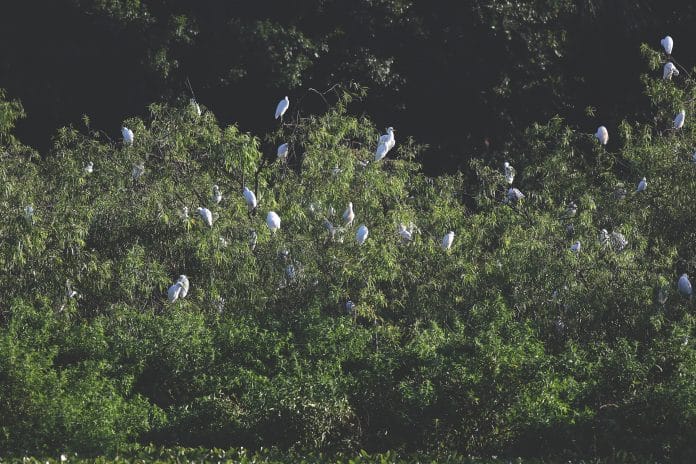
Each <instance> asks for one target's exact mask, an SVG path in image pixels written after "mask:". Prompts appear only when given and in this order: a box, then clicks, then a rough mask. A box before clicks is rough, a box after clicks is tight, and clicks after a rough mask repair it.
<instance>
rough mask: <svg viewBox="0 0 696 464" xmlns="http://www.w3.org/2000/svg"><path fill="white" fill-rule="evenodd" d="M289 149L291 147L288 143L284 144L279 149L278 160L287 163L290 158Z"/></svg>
mask: <svg viewBox="0 0 696 464" xmlns="http://www.w3.org/2000/svg"><path fill="white" fill-rule="evenodd" d="M288 147H289V145H288V144H287V143H284V144H282V145H281V146H279V147H278V159H279V160H281V161H285V160H286V159H287V158H288V151H289V150H288Z"/></svg>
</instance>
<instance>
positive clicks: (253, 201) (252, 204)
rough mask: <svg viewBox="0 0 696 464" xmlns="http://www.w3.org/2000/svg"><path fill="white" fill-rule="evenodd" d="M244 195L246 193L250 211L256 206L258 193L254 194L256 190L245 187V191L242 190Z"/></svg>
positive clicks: (245, 198)
mask: <svg viewBox="0 0 696 464" xmlns="http://www.w3.org/2000/svg"><path fill="white" fill-rule="evenodd" d="M242 195H244V201H246V204H247V207H248V208H249V211H252V210H253V209H255V208H256V195H254V192H252V191H251V190H249V189H248V188H247V187H244V191H242Z"/></svg>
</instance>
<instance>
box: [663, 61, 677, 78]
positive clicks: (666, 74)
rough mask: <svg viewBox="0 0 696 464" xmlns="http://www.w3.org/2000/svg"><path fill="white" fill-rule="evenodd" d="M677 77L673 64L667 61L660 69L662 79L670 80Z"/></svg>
mask: <svg viewBox="0 0 696 464" xmlns="http://www.w3.org/2000/svg"><path fill="white" fill-rule="evenodd" d="M678 75H679V70H678V69H677V67H676V66H674V63H672V62H671V61H668V62H667V63H665V66H664V67H663V68H662V78H663V79H667V80H669V79H672V77H673V76H678Z"/></svg>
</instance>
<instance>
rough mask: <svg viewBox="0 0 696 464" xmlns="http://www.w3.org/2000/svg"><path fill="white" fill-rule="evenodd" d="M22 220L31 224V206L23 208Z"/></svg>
mask: <svg viewBox="0 0 696 464" xmlns="http://www.w3.org/2000/svg"><path fill="white" fill-rule="evenodd" d="M24 219H26V220H27V222H28V223H32V222H33V221H34V207H33V206H31V205H27V206H25V207H24Z"/></svg>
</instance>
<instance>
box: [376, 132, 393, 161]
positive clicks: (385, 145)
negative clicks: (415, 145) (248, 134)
mask: <svg viewBox="0 0 696 464" xmlns="http://www.w3.org/2000/svg"><path fill="white" fill-rule="evenodd" d="M394 145H396V139H395V138H394V128H393V127H388V128H387V133H386V134H384V135H382V136H380V138H379V142H378V143H377V150H376V151H375V161H379V160H381V159H382V158H384V157H385V156H387V153H389V150H391V149H392V148H394Z"/></svg>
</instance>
